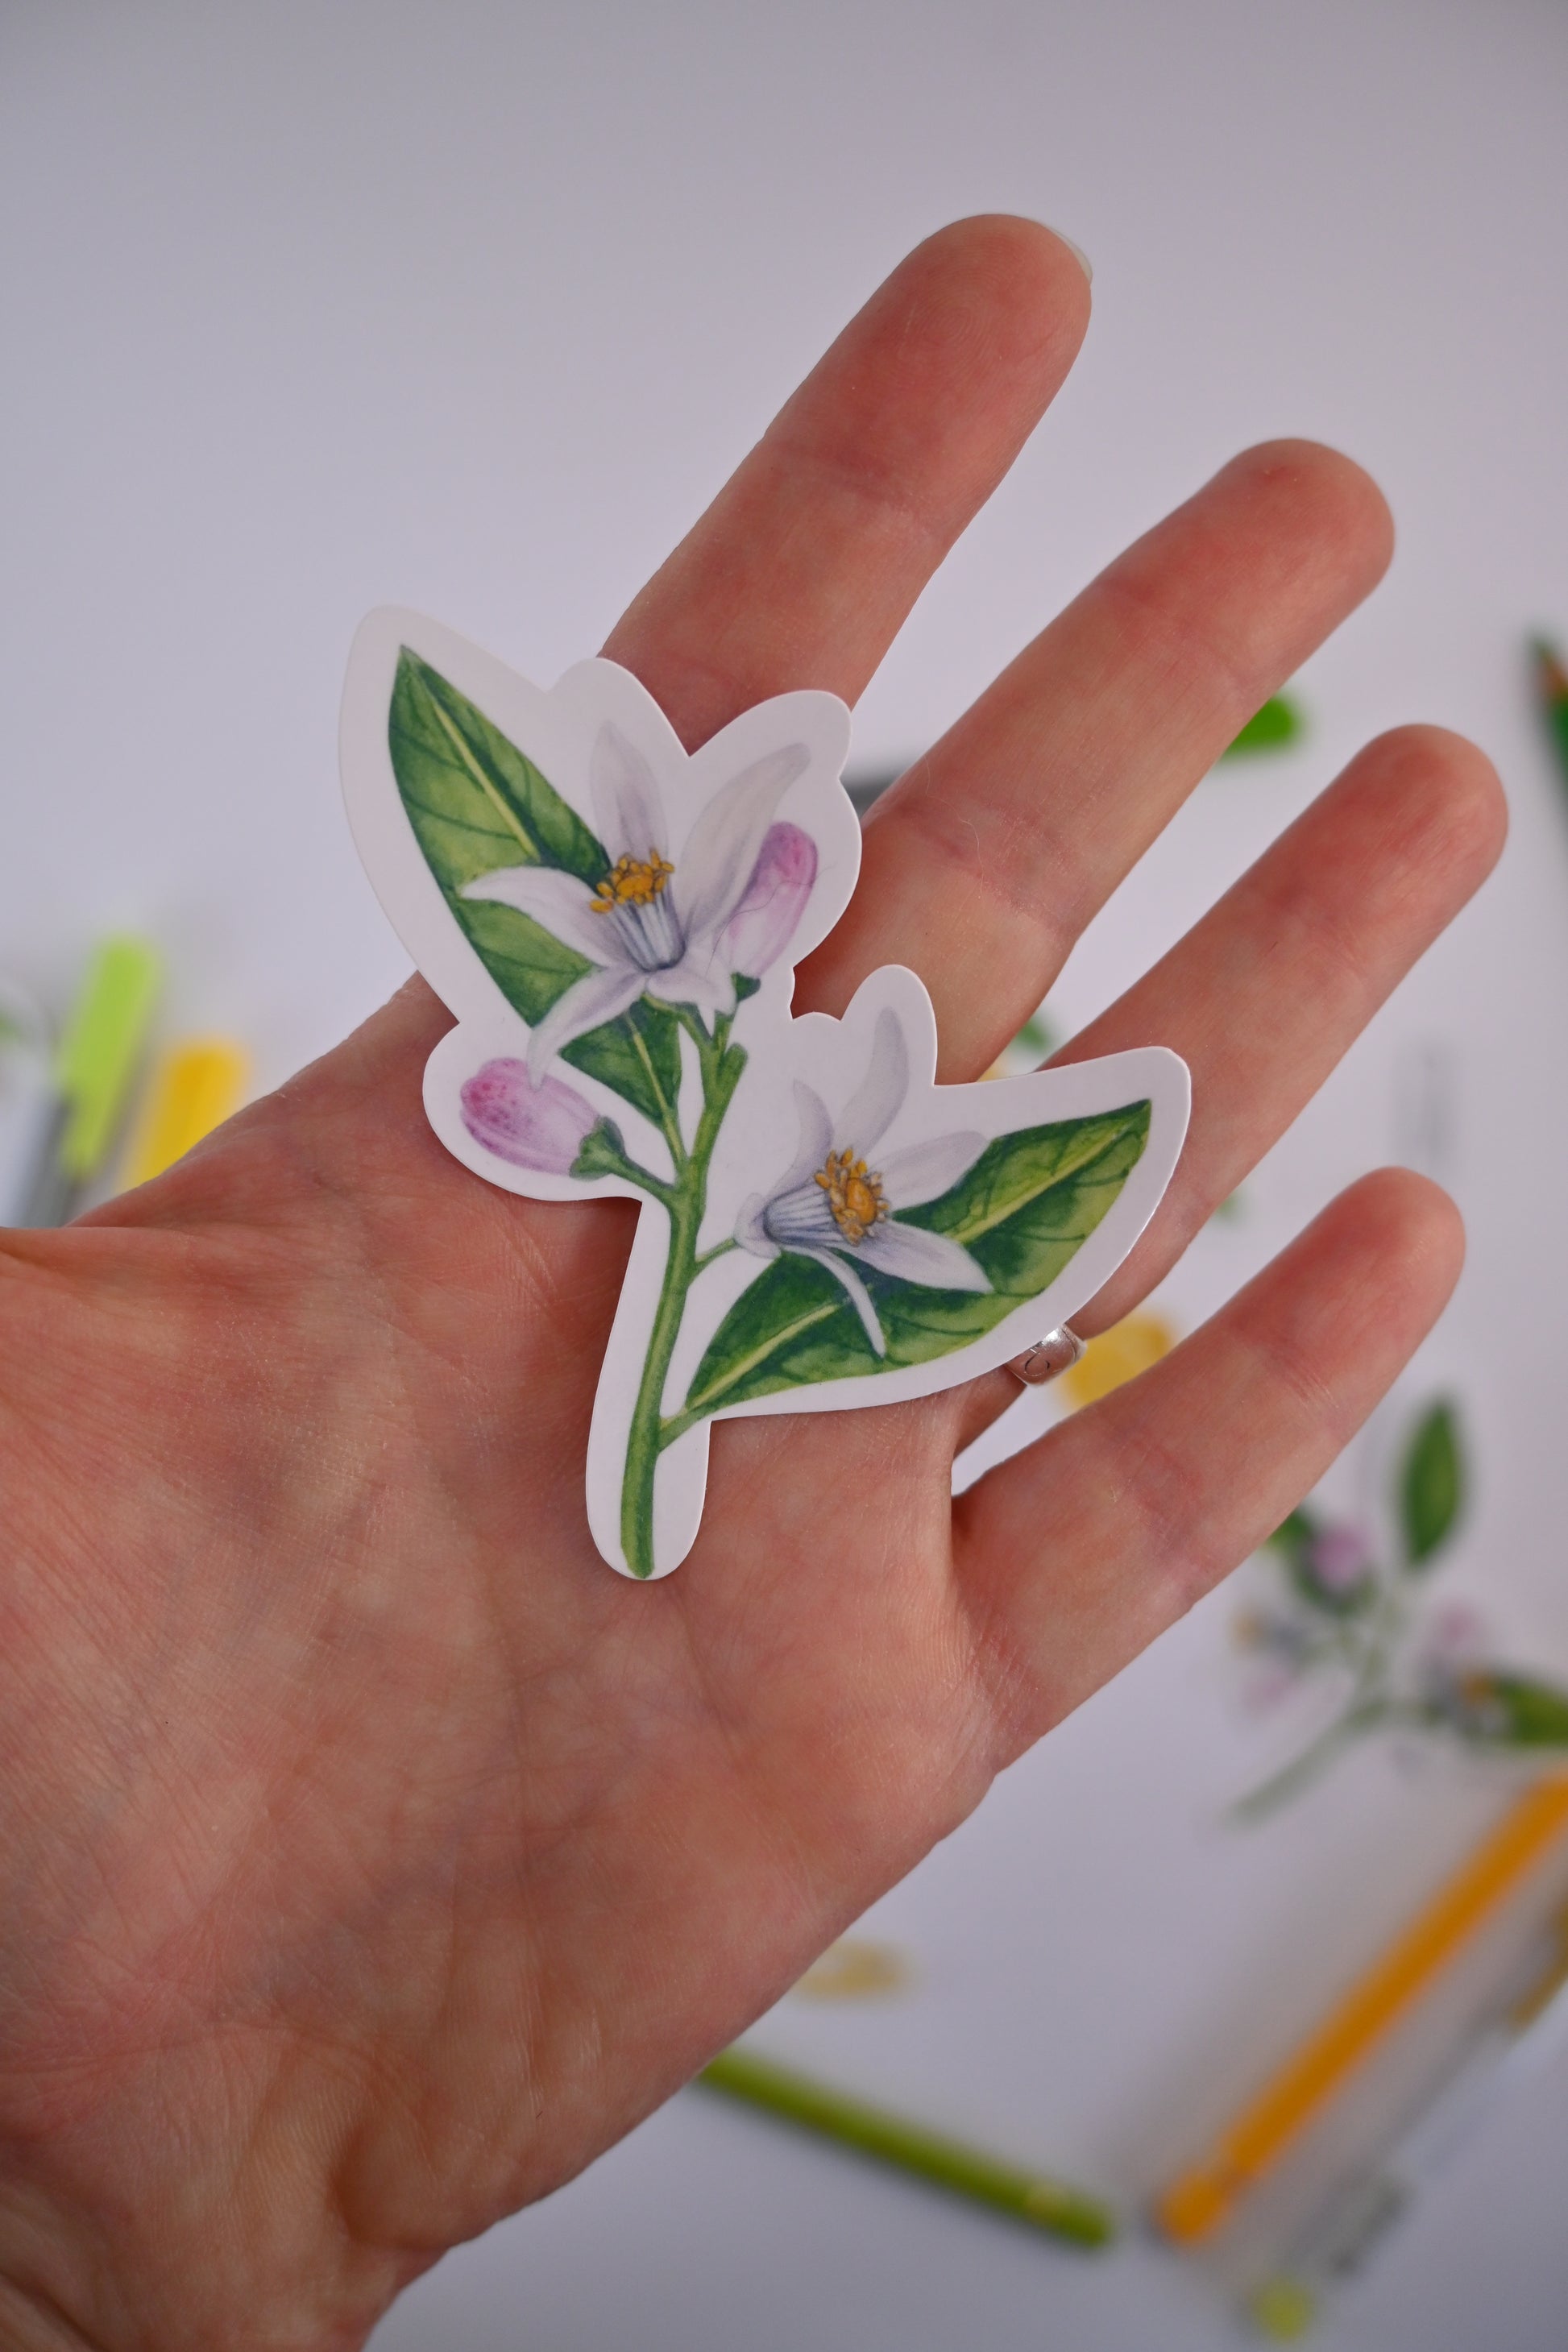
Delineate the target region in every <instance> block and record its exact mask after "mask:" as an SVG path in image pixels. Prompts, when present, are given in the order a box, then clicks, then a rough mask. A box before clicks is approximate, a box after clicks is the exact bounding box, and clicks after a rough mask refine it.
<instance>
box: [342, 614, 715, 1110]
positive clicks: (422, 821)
mask: <svg viewBox="0 0 1568 2352" xmlns="http://www.w3.org/2000/svg"><path fill="white" fill-rule="evenodd" d="M387 741H388V745H389V748H390V750H391V753H392V767H393V773H394V774H395V776H396V778H397V789H398V791H399V793H401V794H402V797H403V805H404V807H405V809H406V811H407V813H408V822H409V824H411V825H412V826H413V828H414V837H415V839H416V841H417V842H418V844H419V846H420V848H421V850H422V851H423V852H424V856H425V862H426V865H427V866H429V868H430V871H431V873H432V874H433V875H434V876H435V877H436V879H437V882H438V883H439V884H440V886H441V890H442V894H443V896H444V897H445V898H446V901H447V906H448V907H449V908H451V910H452V914H453V916H454V918H455V919H456V920H457V922H458V925H459V926H460V928H461V929H462V931H463V933H464V936H465V937H466V938H467V940H468V943H469V945H470V946H471V947H472V948H473V950H474V952H475V954H476V955H477V956H478V957H479V961H480V962H481V963H482V964H483V965H484V967H485V969H486V971H488V972H489V975H490V977H491V979H492V980H493V981H494V982H496V985H497V986H498V987H499V988H500V992H501V993H502V995H503V996H504V997H505V998H506V1000H507V1002H508V1003H509V1004H510V1005H511V1006H512V1007H513V1008H514V1009H515V1010H516V1011H517V1012H519V1013H521V1015H522V1017H523V1019H524V1020H525V1021H526V1022H527V1023H528V1024H530V1026H532V1025H533V1024H535V1023H536V1022H539V1021H542V1019H543V1017H544V1015H545V1013H548V1012H549V1010H550V1008H551V1006H552V1004H553V1003H555V1000H556V998H557V997H559V996H562V995H563V994H564V993H565V992H566V990H567V989H568V988H570V987H571V985H572V982H574V980H579V979H581V978H582V975H583V974H584V972H585V971H591V970H592V966H591V965H590V964H589V963H588V961H587V960H586V958H585V957H583V956H580V955H578V954H577V953H576V951H575V950H574V949H572V948H568V947H564V946H563V944H562V942H561V941H560V940H557V939H555V938H553V937H552V934H551V933H550V932H549V931H547V930H545V929H544V928H543V926H542V924H539V923H536V922H534V921H532V920H531V918H530V917H529V916H527V915H523V914H520V913H519V912H518V910H517V908H515V907H503V906H502V905H500V902H499V901H498V900H496V899H493V898H464V897H463V896H462V891H463V886H464V884H465V883H468V882H472V881H475V880H477V879H478V877H479V876H480V875H481V874H492V873H494V872H495V871H496V870H497V868H498V867H500V866H556V867H559V868H560V869H561V870H562V871H563V873H567V874H575V875H576V876H577V877H579V879H580V880H582V881H584V882H590V883H596V882H597V881H598V880H599V879H600V877H602V876H603V875H604V874H605V873H606V872H607V871H608V868H609V865H610V859H609V857H608V856H607V855H606V853H605V849H604V847H603V845H602V844H601V843H600V842H598V841H597V840H596V839H595V836H594V835H593V834H592V833H590V831H589V830H588V827H587V826H586V825H585V824H584V823H583V820H582V818H581V817H580V816H579V815H578V814H577V813H576V811H575V810H574V808H572V807H571V806H570V805H569V804H568V803H566V802H565V801H563V799H562V797H561V795H560V793H558V792H556V791H555V789H554V787H553V786H552V784H551V783H549V782H547V780H546V779H545V778H544V777H543V776H542V774H541V773H540V772H539V770H538V769H537V768H536V767H535V766H534V764H533V762H532V761H531V760H530V759H528V758H527V757H525V755H524V754H523V753H522V752H521V751H519V750H518V748H517V746H516V744H515V743H512V742H510V741H509V740H508V739H507V738H506V736H504V735H503V734H502V733H501V731H500V728H498V727H493V726H492V725H491V724H490V721H489V719H487V718H486V717H485V715H484V713H483V712H482V711H481V710H479V709H476V708H475V706H474V705H473V704H472V703H471V702H470V701H469V700H468V697H467V696H466V695H462V694H459V693H458V689H457V688H456V687H455V686H453V685H451V684H450V683H449V682H448V680H447V679H446V678H444V677H442V676H441V674H440V672H439V671H438V670H435V669H432V668H431V667H430V665H429V663H428V662H426V661H422V660H421V659H420V658H419V656H418V655H417V654H415V653H411V652H410V651H409V649H408V647H407V646H405V647H404V648H403V650H402V652H401V654H400V655H399V656H398V663H397V676H396V679H395V683H394V686H393V689H392V708H391V710H390V713H389V715H388V720H387ZM563 1060H565V1061H568V1062H571V1063H572V1064H574V1066H575V1067H576V1068H578V1069H579V1070H581V1071H583V1072H584V1076H588V1077H592V1078H597V1079H598V1080H599V1081H600V1083H601V1084H602V1085H604V1086H606V1087H611V1088H612V1089H613V1090H614V1092H615V1093H616V1094H618V1095H619V1096H620V1097H621V1098H622V1100H623V1101H626V1102H629V1103H632V1104H633V1105H635V1107H636V1108H637V1109H638V1110H640V1111H641V1112H642V1113H643V1114H644V1116H645V1117H647V1118H651V1119H653V1120H655V1121H656V1122H660V1123H662V1122H663V1121H664V1120H665V1118H666V1116H667V1114H668V1112H669V1111H671V1110H672V1109H673V1106H674V1104H675V1101H676V1097H677V1096H678V1094H679V1087H680V1033H679V1024H678V1023H677V1022H676V1019H675V1016H674V1014H673V1013H668V1012H667V1011H666V1010H665V1009H664V1008H663V1007H662V1006H659V1005H651V1004H648V1003H646V1002H644V1003H639V1004H637V1005H634V1007H633V1008H632V1010H631V1012H629V1013H623V1014H622V1015H621V1017H620V1018H619V1019H618V1020H616V1021H611V1022H607V1023H606V1024H605V1025H604V1027H603V1028H600V1029H595V1030H592V1031H591V1032H590V1033H589V1034H588V1035H587V1036H585V1037H579V1038H578V1039H577V1040H576V1041H575V1043H574V1044H573V1045H569V1046H568V1047H567V1048H566V1051H565V1053H564V1055H563Z"/></svg>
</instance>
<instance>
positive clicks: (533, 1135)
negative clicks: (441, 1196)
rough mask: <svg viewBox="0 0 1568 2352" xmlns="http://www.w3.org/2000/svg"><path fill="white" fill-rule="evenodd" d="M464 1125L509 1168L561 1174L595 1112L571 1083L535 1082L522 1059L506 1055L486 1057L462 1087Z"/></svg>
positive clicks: (595, 1120)
mask: <svg viewBox="0 0 1568 2352" xmlns="http://www.w3.org/2000/svg"><path fill="white" fill-rule="evenodd" d="M461 1100H462V1106H463V1125H464V1126H465V1127H466V1128H467V1129H468V1133H469V1134H470V1135H471V1136H472V1137H473V1139H474V1140H475V1142H476V1143H482V1144H483V1145H484V1147H485V1150H487V1151H493V1152H494V1153H495V1155H496V1158H497V1159H498V1160H510V1162H511V1164H512V1166H513V1167H514V1168H534V1169H537V1170H539V1171H540V1172H541V1173H542V1174H543V1175H546V1176H565V1175H567V1174H569V1173H570V1171H571V1168H572V1163H573V1161H574V1160H575V1159H576V1157H577V1154H578V1153H579V1151H581V1150H582V1149H583V1139H584V1136H585V1135H586V1134H587V1133H588V1131H589V1129H591V1128H594V1127H596V1126H597V1124H598V1118H599V1114H598V1112H597V1111H596V1110H595V1109H594V1108H593V1106H592V1104H590V1103H588V1102H585V1101H584V1098H583V1097H582V1096H581V1095H580V1094H579V1093H578V1092H577V1090H576V1088H575V1087H569V1086H565V1085H563V1082H562V1080H561V1079H559V1078H545V1079H543V1080H542V1082H541V1083H540V1085H538V1086H535V1085H534V1084H533V1082H532V1080H531V1078H530V1076H529V1075H528V1065H527V1063H526V1062H519V1061H513V1060H512V1059H510V1057H507V1058H505V1059H502V1060H499V1061H494V1062H487V1063H486V1064H485V1066H484V1067H483V1068H482V1069H480V1070H476V1071H475V1073H474V1075H473V1076H472V1077H471V1078H469V1079H468V1080H467V1081H466V1082H465V1084H464V1087H463V1091H462V1097H461Z"/></svg>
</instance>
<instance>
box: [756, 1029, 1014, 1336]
mask: <svg viewBox="0 0 1568 2352" xmlns="http://www.w3.org/2000/svg"><path fill="white" fill-rule="evenodd" d="M909 1090H910V1048H909V1041H908V1039H907V1038H906V1036H905V1034H904V1029H903V1024H902V1023H901V1022H900V1019H899V1016H898V1014H897V1013H895V1012H893V1011H892V1010H891V1009H890V1008H889V1010H888V1011H886V1012H884V1013H881V1015H880V1016H879V1019H878V1022H877V1026H876V1030H875V1033H874V1035H873V1040H872V1045H871V1055H870V1062H869V1066H868V1069H867V1072H866V1076H865V1077H864V1079H863V1080H862V1081H861V1084H860V1086H859V1087H858V1090H857V1091H856V1093H855V1094H854V1095H852V1096H851V1097H849V1099H848V1100H847V1102H846V1104H845V1105H844V1107H843V1108H842V1109H841V1110H840V1112H839V1114H838V1116H837V1118H834V1117H833V1116H832V1114H831V1113H830V1112H829V1110H828V1108H827V1106H826V1103H825V1102H824V1101H823V1099H822V1097H821V1096H820V1095H819V1094H818V1093H817V1092H816V1088H815V1087H809V1086H807V1085H806V1084H805V1080H804V1079H800V1078H797V1079H796V1081H795V1108H796V1109H797V1111H798V1113H799V1118H800V1147H799V1150H797V1152H796V1154H795V1160H794V1161H793V1162H792V1164H791V1165H790V1167H789V1168H787V1169H786V1170H785V1171H784V1174H783V1175H782V1176H781V1177H780V1179H779V1181H778V1182H777V1183H776V1184H775V1185H774V1186H773V1190H772V1191H771V1192H755V1193H753V1194H752V1197H751V1199H750V1200H748V1201H747V1202H745V1203H744V1204H743V1206H742V1210H741V1214H740V1219H739V1222H738V1223H737V1224H736V1227H735V1239H736V1240H737V1241H738V1242H739V1243H740V1244H741V1247H742V1249H745V1250H750V1251H751V1252H752V1255H754V1256H756V1257H763V1258H775V1257H778V1256H779V1255H781V1254H782V1253H784V1251H787V1250H793V1251H795V1252H796V1253H797V1254H798V1255H800V1256H802V1257H806V1258H811V1259H813V1260H815V1262H816V1264H817V1265H822V1266H826V1269H827V1271H828V1273H829V1274H831V1275H832V1276H833V1277H834V1279H835V1281H837V1282H840V1283H842V1284H843V1286H844V1288H845V1289H846V1291H847V1293H848V1295H849V1297H850V1300H851V1302H852V1303H853V1305H854V1308H855V1312H856V1313H857V1315H858V1317H859V1318H860V1322H861V1326H862V1328H863V1329H864V1331H865V1334H866V1337H867V1339H868V1340H869V1341H870V1343H871V1346H872V1348H873V1349H874V1350H875V1351H876V1353H877V1354H878V1355H879V1356H885V1355H886V1354H887V1352H888V1343H887V1339H886V1336H885V1334H884V1332H883V1330H882V1326H881V1324H880V1322H879V1319H878V1316H877V1309H876V1307H875V1306H874V1305H873V1303H872V1299H871V1294H870V1292H869V1291H868V1289H867V1287H866V1284H865V1281H864V1278H863V1275H862V1269H863V1268H865V1267H869V1268H871V1269H872V1271H873V1272H875V1273H877V1274H880V1275H886V1276H890V1277H891V1278H892V1279H893V1280H894V1281H896V1282H910V1283H917V1284H919V1285H921V1286H923V1287H925V1288H928V1289H931V1290H971V1291H978V1290H989V1289H990V1287H991V1281H990V1277H989V1276H988V1275H987V1274H986V1272H985V1270H984V1267H983V1266H982V1265H980V1264H979V1263H978V1261H977V1260H976V1259H975V1258H973V1257H972V1256H971V1255H970V1253H969V1252H968V1250H966V1249H965V1248H964V1247H963V1244H962V1243H961V1242H956V1241H952V1240H950V1239H949V1238H948V1237H947V1235H946V1234H938V1233H931V1232H929V1231H926V1230H923V1229H922V1228H921V1227H920V1226H918V1225H908V1224H902V1223H900V1221H899V1212H900V1209H915V1208H920V1207H921V1206H923V1205H924V1203H925V1202H928V1201H934V1200H936V1199H937V1198H938V1197H939V1196H940V1195H941V1194H942V1193H943V1192H948V1191H950V1190H951V1189H952V1186H953V1185H954V1184H956V1183H957V1182H958V1181H959V1178H960V1177H961V1176H966V1175H967V1174H968V1173H969V1171H970V1170H971V1169H972V1168H973V1165H974V1163H975V1161H976V1160H978V1159H979V1157H980V1154H981V1153H982V1151H983V1150H984V1149H985V1138H984V1136H983V1135H977V1134H975V1133H973V1132H972V1131H969V1130H961V1131H959V1132H956V1133H954V1134H952V1135H943V1136H937V1137H933V1138H931V1139H930V1140H928V1141H926V1142H923V1143H916V1144H911V1145H910V1146H908V1147H907V1148H906V1149H905V1150H901V1151H895V1152H891V1153H889V1154H888V1155H887V1156H886V1157H885V1158H884V1159H882V1160H879V1164H878V1166H877V1167H875V1168H873V1167H872V1166H871V1164H870V1162H871V1160H872V1159H874V1158H876V1156H877V1146H878V1145H879V1143H880V1142H881V1140H882V1138H883V1136H884V1135H886V1133H887V1132H888V1129H889V1128H890V1127H891V1126H892V1125H893V1122H894V1121H895V1119H896V1118H898V1116H899V1113H900V1111H901V1110H902V1109H903V1108H904V1102H905V1098H906V1097H907V1096H908V1094H909Z"/></svg>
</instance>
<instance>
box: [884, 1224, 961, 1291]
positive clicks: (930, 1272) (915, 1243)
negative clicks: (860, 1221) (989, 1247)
mask: <svg viewBox="0 0 1568 2352" xmlns="http://www.w3.org/2000/svg"><path fill="white" fill-rule="evenodd" d="M856 1255H858V1258H859V1259H860V1262H861V1264H862V1265H868V1266H871V1267H873V1268H874V1269H875V1271H876V1272H877V1273H878V1274H886V1275H890V1276H892V1278H893V1280H894V1281H895V1282H918V1283H919V1284H920V1285H921V1287H922V1288H924V1289H926V1290H989V1289H990V1287H991V1279H990V1276H988V1275H987V1274H986V1273H985V1271H984V1267H982V1266H981V1265H978V1264H977V1263H976V1262H975V1260H974V1259H973V1258H972V1257H971V1256H970V1255H969V1252H968V1251H967V1250H966V1249H963V1248H962V1247H961V1246H960V1244H958V1243H957V1242H953V1241H949V1239H948V1238H947V1235H946V1234H928V1233H922V1232H921V1228H920V1227H919V1225H900V1223H899V1222H898V1220H897V1218H896V1217H894V1218H889V1219H888V1220H887V1221H886V1222H885V1223H882V1224H879V1225H873V1226H872V1228H871V1230H870V1232H869V1233H868V1234H867V1236H866V1238H865V1240H864V1241H863V1242H862V1243H861V1244H859V1247H858V1251H857V1253H856Z"/></svg>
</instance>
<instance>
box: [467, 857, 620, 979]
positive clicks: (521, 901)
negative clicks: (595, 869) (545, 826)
mask: <svg viewBox="0 0 1568 2352" xmlns="http://www.w3.org/2000/svg"><path fill="white" fill-rule="evenodd" d="M459 895H460V896H461V897H462V898H495V899H499V901H500V904H501V905H502V906H503V907H515V908H517V910H518V913H519V914H520V915H531V917H532V919H533V920H534V921H535V922H536V923H538V924H540V925H542V928H543V929H545V930H547V931H548V932H549V933H550V935H551V937H552V939H557V940H560V941H561V943H562V945H563V947H568V948H571V949H572V950H574V952H575V953H576V954H578V955H584V956H586V957H587V958H588V960H589V961H590V962H592V963H603V964H618V963H625V962H626V961H627V959H626V951H625V950H624V948H623V947H622V945H621V942H620V940H619V937H618V936H617V933H616V927H615V925H614V923H613V922H611V921H609V920H608V919H606V918H605V916H603V915H596V914H595V912H594V894H593V892H592V891H591V890H590V889H589V887H588V885H587V884H586V883H585V882H580V881H579V880H578V878H577V877H576V875H575V874H563V873H562V872H561V871H560V870H559V868H558V867H556V866H500V867H498V868H497V870H496V871H495V873H493V874H478V875H476V876H475V877H474V879H473V880H472V881H471V882H465V883H464V885H463V887H462V890H461V892H460V894H459Z"/></svg>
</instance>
